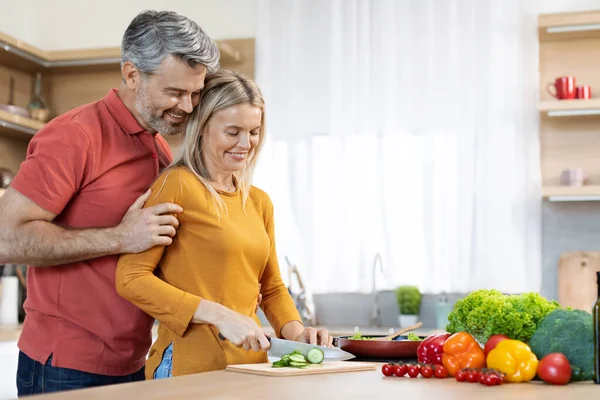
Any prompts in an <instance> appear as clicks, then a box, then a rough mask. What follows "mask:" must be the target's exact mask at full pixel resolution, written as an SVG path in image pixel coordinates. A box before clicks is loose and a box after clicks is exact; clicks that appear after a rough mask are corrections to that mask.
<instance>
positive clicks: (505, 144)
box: [255, 0, 541, 293]
mask: <svg viewBox="0 0 600 400" xmlns="http://www.w3.org/2000/svg"><path fill="white" fill-rule="evenodd" d="M523 4H524V3H522V2H521V1H520V0H503V1H497V0H444V1H440V0H418V1H417V0H396V1H392V0H387V1H386V0H373V1H368V0H364V1H362V0H328V1H327V0H326V1H323V0H302V1H300V0H298V1H291V0H259V1H258V7H259V9H258V14H259V15H258V24H257V26H258V32H257V58H256V59H257V65H256V68H257V82H258V84H259V85H260V86H261V88H262V90H263V93H264V95H265V98H266V102H267V131H268V135H269V138H268V142H267V146H266V147H265V149H264V151H263V153H262V155H261V160H260V163H259V167H258V170H257V174H256V177H255V184H256V185H257V186H259V187H261V188H263V189H264V190H266V191H267V192H268V193H269V194H270V195H271V197H272V199H273V202H274V204H275V209H276V214H275V216H276V222H275V224H276V232H277V246H278V251H279V255H280V258H281V260H282V262H284V261H283V260H284V257H286V256H287V257H289V258H290V260H291V261H292V262H293V263H296V264H297V265H298V267H299V269H300V272H301V273H302V275H303V278H304V280H305V283H306V285H307V286H308V289H309V290H310V291H311V292H313V293H322V292H349V291H362V292H367V291H370V290H371V285H372V284H373V280H372V265H373V260H374V257H375V255H376V254H377V253H380V254H381V256H382V258H383V266H384V274H377V275H376V278H375V279H376V280H377V282H376V284H377V287H378V289H381V288H394V287H396V286H398V285H403V284H414V285H417V286H419V287H420V288H421V290H422V291H423V292H427V293H439V292H468V291H471V290H476V289H480V288H496V289H498V290H502V291H505V292H522V291H529V290H533V291H538V290H539V289H540V284H541V265H540V259H541V257H540V242H541V239H540V235H541V233H540V202H541V194H540V193H541V191H540V185H541V184H540V176H539V175H540V174H539V144H538V125H537V124H538V115H537V112H536V101H537V86H538V85H537V79H538V77H537V72H536V65H537V64H536V63H537V39H536V27H535V23H536V20H535V17H534V15H533V14H532V13H530V12H527V11H526V10H525V9H524V7H525V6H523ZM284 267H285V264H283V266H282V269H283V270H284V271H285V268H284ZM284 275H285V274H284Z"/></svg>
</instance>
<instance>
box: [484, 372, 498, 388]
mask: <svg viewBox="0 0 600 400" xmlns="http://www.w3.org/2000/svg"><path fill="white" fill-rule="evenodd" d="M483 376H484V379H483V382H481V381H480V382H481V383H483V384H484V385H485V386H495V385H497V384H498V375H496V374H494V373H491V374H485V375H483Z"/></svg>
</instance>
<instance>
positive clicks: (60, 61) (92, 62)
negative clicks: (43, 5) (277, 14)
mask: <svg viewBox="0 0 600 400" xmlns="http://www.w3.org/2000/svg"><path fill="white" fill-rule="evenodd" d="M233 42H235V41H231V40H221V41H216V43H217V46H218V47H219V51H220V53H221V64H222V65H225V66H232V65H236V64H239V63H241V61H242V56H241V53H240V51H239V50H238V49H237V48H236V47H235V46H234V45H233V44H232V43H233ZM120 63H121V48H120V47H109V48H98V49H83V50H60V51H44V50H40V49H38V48H36V47H33V46H31V45H29V44H27V43H25V42H23V41H21V40H18V39H16V38H14V37H12V36H9V35H7V34H4V33H2V32H0V65H4V66H6V67H8V68H11V69H15V70H19V71H24V72H29V73H34V72H38V71H46V72H47V71H52V72H73V71H79V70H85V71H100V70H107V69H118V68H119V65H120Z"/></svg>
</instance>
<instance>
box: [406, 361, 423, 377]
mask: <svg viewBox="0 0 600 400" xmlns="http://www.w3.org/2000/svg"><path fill="white" fill-rule="evenodd" d="M419 372H421V367H420V366H418V365H416V364H413V365H409V366H408V371H407V373H408V376H410V377H411V378H416V377H417V376H419Z"/></svg>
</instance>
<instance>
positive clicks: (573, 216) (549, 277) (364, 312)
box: [261, 201, 600, 328]
mask: <svg viewBox="0 0 600 400" xmlns="http://www.w3.org/2000/svg"><path fill="white" fill-rule="evenodd" d="M569 251H600V202H549V201H544V202H543V205H542V285H541V289H540V293H541V294H542V295H543V296H544V297H546V298H548V299H551V300H558V282H557V277H558V274H557V268H558V261H559V258H560V255H561V254H562V253H564V252H569ZM378 296H379V305H380V309H381V326H384V327H398V309H397V307H396V298H395V295H394V292H393V291H391V290H389V291H382V292H379V294H378ZM464 296H466V293H450V294H448V295H447V297H448V301H449V303H450V304H454V303H455V302H456V301H457V300H458V299H460V298H463V297H464ZM313 301H314V306H315V311H316V315H317V324H318V325H328V326H351V327H353V326H359V327H366V326H369V325H370V315H371V304H372V297H371V296H370V295H369V294H362V293H326V294H317V295H314V296H313ZM438 301H439V295H435V294H424V295H423V301H422V304H421V313H420V320H421V321H423V327H424V328H436V327H437V326H436V325H437V324H436V304H437V302H438ZM261 319H262V320H263V321H264V322H266V319H264V317H262V316H261Z"/></svg>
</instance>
